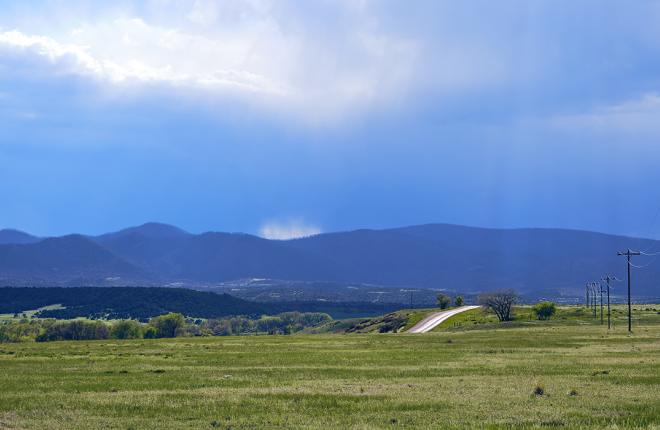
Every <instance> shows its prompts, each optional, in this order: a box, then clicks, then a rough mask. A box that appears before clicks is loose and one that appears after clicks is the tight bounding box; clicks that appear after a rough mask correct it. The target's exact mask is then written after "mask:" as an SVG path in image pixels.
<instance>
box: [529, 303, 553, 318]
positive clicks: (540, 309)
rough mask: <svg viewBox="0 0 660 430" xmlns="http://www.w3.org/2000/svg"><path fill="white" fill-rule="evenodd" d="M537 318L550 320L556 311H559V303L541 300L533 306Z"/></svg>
mask: <svg viewBox="0 0 660 430" xmlns="http://www.w3.org/2000/svg"><path fill="white" fill-rule="evenodd" d="M532 311H534V314H536V318H538V319H540V320H549V319H550V318H551V317H552V316H553V315H554V314H555V313H557V305H555V304H554V303H553V302H540V303H537V304H535V305H534V307H533V308H532Z"/></svg>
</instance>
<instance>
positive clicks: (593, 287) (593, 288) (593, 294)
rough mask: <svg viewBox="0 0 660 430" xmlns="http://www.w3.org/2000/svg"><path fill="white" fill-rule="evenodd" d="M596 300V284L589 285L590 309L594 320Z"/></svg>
mask: <svg viewBox="0 0 660 430" xmlns="http://www.w3.org/2000/svg"><path fill="white" fill-rule="evenodd" d="M597 298H598V293H597V291H596V283H595V282H592V283H591V307H592V308H593V311H594V319H595V318H596V307H597V306H596V299H597Z"/></svg>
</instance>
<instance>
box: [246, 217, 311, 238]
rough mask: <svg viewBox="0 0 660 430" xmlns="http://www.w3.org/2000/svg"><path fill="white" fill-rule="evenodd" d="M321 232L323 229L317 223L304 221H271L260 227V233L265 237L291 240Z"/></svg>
mask: <svg viewBox="0 0 660 430" xmlns="http://www.w3.org/2000/svg"><path fill="white" fill-rule="evenodd" d="M319 233H321V229H320V228H319V227H317V226H315V225H311V224H308V223H305V222H303V221H299V220H298V221H297V220H292V221H287V222H277V221H270V222H267V223H265V224H264V225H262V226H261V228H260V229H259V235H260V236H261V237H263V238H265V239H272V240H289V239H298V238H301V237H308V236H314V235H315V234H319Z"/></svg>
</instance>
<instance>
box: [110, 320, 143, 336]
mask: <svg viewBox="0 0 660 430" xmlns="http://www.w3.org/2000/svg"><path fill="white" fill-rule="evenodd" d="M110 334H111V336H112V337H113V338H115V339H140V338H141V337H142V326H141V325H140V323H138V322H137V321H134V320H122V321H117V322H116V323H114V324H113V325H112V329H111V330H110Z"/></svg>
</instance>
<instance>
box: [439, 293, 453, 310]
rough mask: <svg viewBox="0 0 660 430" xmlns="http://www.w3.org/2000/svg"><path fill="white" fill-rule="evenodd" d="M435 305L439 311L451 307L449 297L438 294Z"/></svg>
mask: <svg viewBox="0 0 660 430" xmlns="http://www.w3.org/2000/svg"><path fill="white" fill-rule="evenodd" d="M437 303H438V307H439V308H440V309H447V308H448V307H449V306H450V305H451V297H449V296H448V295H446V294H443V293H440V294H438V296H437Z"/></svg>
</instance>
